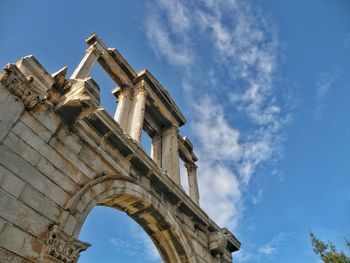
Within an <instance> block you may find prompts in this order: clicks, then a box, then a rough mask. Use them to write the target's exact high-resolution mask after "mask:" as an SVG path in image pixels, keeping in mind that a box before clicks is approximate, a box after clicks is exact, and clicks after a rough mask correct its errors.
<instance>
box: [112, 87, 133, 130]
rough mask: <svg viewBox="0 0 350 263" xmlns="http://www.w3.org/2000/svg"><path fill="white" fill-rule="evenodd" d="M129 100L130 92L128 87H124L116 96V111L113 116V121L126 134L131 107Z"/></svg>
mask: <svg viewBox="0 0 350 263" xmlns="http://www.w3.org/2000/svg"><path fill="white" fill-rule="evenodd" d="M131 98H132V92H131V89H130V88H129V87H126V88H124V89H122V90H120V92H119V94H118V96H117V102H118V106H117V110H116V112H115V115H114V119H115V120H116V121H117V122H118V124H119V126H120V127H121V128H122V129H123V130H124V131H125V132H127V130H126V129H127V124H128V121H129V120H128V117H129V111H130V106H131Z"/></svg>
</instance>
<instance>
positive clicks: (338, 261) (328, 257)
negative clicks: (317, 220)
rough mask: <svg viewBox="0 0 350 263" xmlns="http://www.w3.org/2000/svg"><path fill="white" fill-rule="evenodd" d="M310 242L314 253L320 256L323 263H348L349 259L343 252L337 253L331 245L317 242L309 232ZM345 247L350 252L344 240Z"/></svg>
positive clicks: (348, 243)
mask: <svg viewBox="0 0 350 263" xmlns="http://www.w3.org/2000/svg"><path fill="white" fill-rule="evenodd" d="M310 237H311V242H312V246H313V250H314V252H315V253H316V254H317V255H319V256H320V258H321V259H322V261H323V262H324V263H350V257H348V256H346V255H345V253H344V252H343V251H340V252H338V250H337V249H336V247H335V246H334V244H333V243H331V242H329V241H328V242H327V243H324V242H323V241H321V240H319V239H318V238H317V237H316V236H315V235H314V234H313V233H312V232H311V231H310ZM345 242H346V245H347V246H348V248H349V250H350V242H349V241H347V240H345Z"/></svg>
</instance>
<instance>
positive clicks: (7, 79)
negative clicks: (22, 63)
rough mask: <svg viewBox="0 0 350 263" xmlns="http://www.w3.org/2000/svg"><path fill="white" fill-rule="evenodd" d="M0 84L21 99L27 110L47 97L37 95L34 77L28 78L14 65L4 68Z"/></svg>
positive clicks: (0, 76)
mask: <svg viewBox="0 0 350 263" xmlns="http://www.w3.org/2000/svg"><path fill="white" fill-rule="evenodd" d="M0 83H1V84H2V85H3V86H5V87H6V88H7V89H8V90H9V91H10V92H11V93H12V94H13V95H15V96H17V97H19V98H20V99H21V100H22V101H23V104H24V106H25V108H26V109H27V110H28V109H31V108H33V107H34V106H35V105H36V104H37V103H38V102H40V101H43V100H45V99H46V96H44V95H42V94H39V93H37V92H36V91H35V90H34V89H33V87H32V85H33V77H28V78H27V77H26V76H25V75H24V74H23V73H22V72H21V70H20V69H19V68H18V67H17V66H16V65H14V64H7V65H6V66H5V67H4V68H3V71H2V73H1V75H0Z"/></svg>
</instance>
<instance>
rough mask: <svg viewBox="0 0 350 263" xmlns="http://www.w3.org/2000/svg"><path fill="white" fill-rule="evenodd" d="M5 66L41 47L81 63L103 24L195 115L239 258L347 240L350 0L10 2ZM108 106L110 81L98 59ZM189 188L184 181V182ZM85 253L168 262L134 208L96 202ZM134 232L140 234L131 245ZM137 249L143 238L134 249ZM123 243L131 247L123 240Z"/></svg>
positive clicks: (94, 257) (110, 39)
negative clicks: (128, 211) (315, 241)
mask: <svg viewBox="0 0 350 263" xmlns="http://www.w3.org/2000/svg"><path fill="white" fill-rule="evenodd" d="M1 7H2V8H1V10H0V20H1V23H2V29H1V31H0V39H1V41H0V64H1V65H5V64H6V63H9V62H15V61H16V60H18V59H19V58H20V57H22V56H25V55H28V54H33V55H34V56H35V57H36V58H37V59H38V60H39V61H40V62H41V63H42V64H43V65H44V66H45V67H46V68H47V69H48V70H49V71H51V72H55V71H57V70H58V69H59V68H61V67H63V66H65V65H67V66H68V69H69V73H72V72H73V70H74V68H75V67H76V65H78V63H79V61H80V59H81V58H82V56H83V54H84V50H85V49H86V45H85V42H84V39H85V37H86V36H88V35H89V34H90V33H91V32H96V33H97V34H98V35H99V36H100V37H101V38H102V39H103V40H104V42H105V43H106V44H107V45H108V46H109V47H115V48H117V49H118V50H119V51H120V52H121V53H122V54H123V56H124V57H125V58H126V59H127V60H128V61H129V63H130V64H131V65H132V66H133V68H134V69H135V70H137V71H139V70H141V69H142V68H144V67H146V68H148V69H149V70H150V71H151V72H152V74H153V75H154V76H156V77H157V78H158V79H159V81H160V82H161V83H162V84H164V86H165V87H166V88H167V89H168V90H169V92H170V93H171V95H172V96H173V97H174V98H175V100H176V102H177V104H178V105H179V107H180V108H181V109H182V111H183V113H184V114H185V116H186V117H187V120H188V123H187V125H186V126H185V127H183V128H182V129H181V132H182V134H184V135H187V136H189V137H190V138H191V139H192V141H193V143H194V146H195V150H196V152H197V154H198V156H199V158H200V163H199V184H200V191H201V206H202V207H203V209H205V211H207V213H208V214H209V215H211V216H212V217H213V218H214V219H215V220H216V221H217V222H218V223H219V224H221V225H226V226H229V227H230V229H231V230H232V231H233V232H234V233H235V234H236V235H237V237H238V238H239V239H240V241H241V242H242V249H241V251H240V252H239V253H237V254H234V256H236V258H237V260H236V262H251V263H255V262H285V263H287V262H293V263H295V262H318V259H317V257H316V256H315V255H313V252H312V248H311V245H310V240H309V236H308V230H309V229H312V230H313V231H314V232H315V234H316V235H317V236H319V237H320V238H321V239H325V240H327V239H330V240H332V241H334V242H335V243H336V244H337V245H338V246H339V247H340V248H344V246H343V237H347V238H348V239H350V225H349V224H348V222H349V221H350V210H349V206H350V191H349V185H350V176H349V173H350V140H349V137H350V123H349V117H348V116H349V112H350V103H349V97H350V87H349V83H350V59H349V58H350V15H349V13H350V3H349V1H346V0H309V1H292V0H285V1H280V0H264V1H262V0H257V1H238V0H227V1H224V0H217V1H214V0H202V1H200V0H198V1H195V0H190V1H179V0H174V1H165V0H154V1H147V2H146V1H104V2H103V3H99V4H97V3H96V2H93V1H84V2H83V1H60V2H53V1H52V2H49V1H31V2H30V1H7V2H6V3H5V2H4V3H3V4H2V6H1ZM93 77H94V78H95V80H96V81H97V82H98V83H99V85H100V87H101V92H102V104H103V106H104V107H105V108H106V109H107V110H108V111H109V112H110V113H111V114H113V113H114V110H115V105H114V100H113V97H112V96H111V94H110V90H111V89H112V88H113V87H114V84H113V82H112V81H111V80H110V79H109V78H108V77H107V75H106V74H104V73H103V71H102V70H101V69H99V68H98V67H97V68H96V70H95V71H94V73H93ZM184 187H186V184H185V185H184ZM80 239H81V240H83V241H87V242H90V243H92V244H93V247H92V248H90V249H89V250H88V251H87V252H85V253H83V254H82V257H81V260H80V261H79V262H82V263H87V262H114V261H115V262H118V261H119V262H157V261H159V258H158V257H157V254H155V253H154V252H155V251H154V248H153V247H152V244H151V243H150V241H149V240H148V237H147V236H145V234H144V233H143V230H142V229H140V228H139V227H138V226H137V225H136V224H135V223H134V222H133V221H131V219H129V218H127V217H126V216H125V215H124V214H123V213H121V212H119V211H115V210H112V209H107V208H96V209H94V210H93V211H92V213H91V214H90V216H89V217H88V219H87V221H86V223H85V225H84V228H83V230H82V233H81V235H80ZM130 244H131V245H130ZM130 247H136V248H137V249H136V250H132V249H130ZM121 248H122V249H121Z"/></svg>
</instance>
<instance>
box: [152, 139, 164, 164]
mask: <svg viewBox="0 0 350 263" xmlns="http://www.w3.org/2000/svg"><path fill="white" fill-rule="evenodd" d="M151 158H152V159H153V161H154V162H155V163H156V164H158V166H159V167H161V166H162V137H161V136H159V135H156V136H155V137H153V138H152V144H151Z"/></svg>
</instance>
